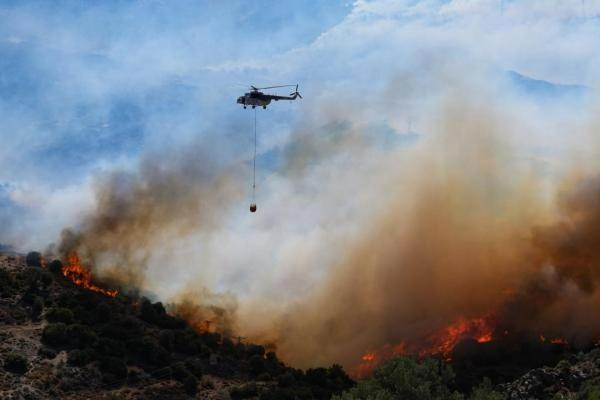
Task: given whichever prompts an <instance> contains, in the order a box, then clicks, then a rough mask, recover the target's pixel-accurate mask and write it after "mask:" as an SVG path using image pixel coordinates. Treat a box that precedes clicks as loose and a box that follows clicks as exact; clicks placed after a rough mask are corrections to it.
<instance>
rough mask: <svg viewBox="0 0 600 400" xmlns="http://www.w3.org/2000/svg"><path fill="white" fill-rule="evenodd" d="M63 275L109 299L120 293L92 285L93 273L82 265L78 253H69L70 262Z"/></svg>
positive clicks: (64, 268)
mask: <svg viewBox="0 0 600 400" xmlns="http://www.w3.org/2000/svg"><path fill="white" fill-rule="evenodd" d="M62 274H63V275H64V276H65V277H66V278H67V279H69V280H70V281H71V282H73V283H74V284H76V285H78V286H82V287H84V288H86V289H88V290H91V291H93V292H97V293H101V294H103V295H105V296H109V297H115V296H116V295H117V294H118V293H119V292H118V291H116V290H109V289H104V288H101V287H99V286H96V285H94V284H93V283H92V272H91V271H90V270H89V269H87V268H86V267H84V266H83V265H82V264H81V261H80V260H79V257H78V256H77V253H75V252H74V251H73V252H71V253H69V256H68V261H67V263H66V264H65V265H63V269H62Z"/></svg>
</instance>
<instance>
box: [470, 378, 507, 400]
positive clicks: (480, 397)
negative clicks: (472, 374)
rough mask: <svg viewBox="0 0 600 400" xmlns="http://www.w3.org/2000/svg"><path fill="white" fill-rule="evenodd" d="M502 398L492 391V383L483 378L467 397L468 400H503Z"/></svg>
mask: <svg viewBox="0 0 600 400" xmlns="http://www.w3.org/2000/svg"><path fill="white" fill-rule="evenodd" d="M503 399H504V396H503V395H502V394H501V393H498V392H496V391H494V388H493V387H492V381H490V380H489V378H484V379H483V382H481V384H480V385H479V386H477V387H476V388H475V389H473V393H471V396H470V397H469V400H503Z"/></svg>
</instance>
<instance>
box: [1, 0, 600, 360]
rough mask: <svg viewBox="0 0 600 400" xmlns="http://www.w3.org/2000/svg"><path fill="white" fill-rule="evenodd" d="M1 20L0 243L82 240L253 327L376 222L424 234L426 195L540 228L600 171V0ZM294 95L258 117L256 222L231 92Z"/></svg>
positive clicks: (102, 266)
mask: <svg viewBox="0 0 600 400" xmlns="http://www.w3.org/2000/svg"><path fill="white" fill-rule="evenodd" d="M0 20H2V21H3V23H2V24H0V121H2V123H1V124H0V142H1V146H0V223H1V224H2V226H3V229H2V230H1V232H0V243H2V244H9V245H12V246H14V247H15V248H16V249H18V250H20V251H23V252H26V251H29V250H32V249H36V250H40V251H45V250H46V249H48V248H49V246H50V247H51V246H52V244H54V245H55V246H56V244H58V243H60V242H61V240H62V239H61V232H63V230H64V229H67V228H68V229H72V230H73V231H75V232H82V235H83V237H84V238H91V239H82V240H84V242H85V240H90V241H94V240H95V242H94V244H88V249H91V250H89V251H90V252H92V253H93V254H92V256H90V257H92V258H93V259H95V260H96V262H97V264H98V268H99V270H100V271H102V270H106V271H110V270H113V269H114V268H115V265H116V264H122V265H124V264H128V263H131V264H132V265H131V266H127V267H124V268H126V269H127V268H131V269H132V270H135V271H136V273H135V274H134V275H136V279H137V280H136V283H137V284H138V285H141V286H143V287H144V288H145V289H146V290H148V292H149V293H152V294H153V296H155V298H157V299H160V300H163V301H167V302H168V301H170V300H173V299H176V298H178V296H182V293H192V294H193V295H194V296H196V298H197V299H200V300H197V301H198V302H200V303H201V302H202V301H206V302H209V303H210V302H211V301H214V302H215V303H219V302H221V301H224V302H226V303H227V307H230V308H231V309H232V310H233V311H232V313H235V315H236V317H235V319H236V322H235V324H236V326H235V329H236V330H238V331H242V330H243V331H244V332H250V333H251V334H252V335H253V337H263V336H264V337H268V338H269V339H271V338H272V337H277V334H275V333H273V332H277V327H274V326H283V325H282V323H281V320H285V319H286V315H287V312H288V310H289V309H288V308H286V307H287V306H288V305H293V306H294V307H295V306H297V305H298V304H302V303H303V302H304V301H305V299H307V298H312V297H313V296H317V295H316V294H318V293H319V291H320V290H322V289H323V288H324V287H327V285H328V284H327V282H329V281H330V278H329V277H330V274H331V273H332V271H337V270H339V269H340V268H342V269H343V267H341V266H343V265H346V264H347V262H346V261H345V260H347V259H348V257H350V253H351V252H350V250H351V249H356V248H360V247H361V246H363V245H364V244H365V243H371V244H372V243H373V242H372V240H373V237H379V236H378V235H379V234H381V233H382V232H386V230H389V229H391V228H390V227H384V226H385V224H384V225H382V221H383V220H389V219H390V216H391V215H393V216H394V218H395V217H396V216H402V217H403V218H405V219H402V218H400V220H399V221H398V222H397V223H398V224H400V225H401V224H403V223H406V224H408V225H409V224H412V222H410V223H409V222H408V221H413V220H412V218H413V217H414V215H415V211H414V207H415V204H419V202H421V201H422V196H423V195H424V194H423V193H429V192H428V191H427V190H426V188H425V189H424V187H426V186H427V185H426V183H427V182H430V183H431V185H434V184H442V183H444V182H454V179H455V178H457V177H458V178H460V177H463V178H464V180H465V182H466V183H464V185H463V186H464V187H467V188H468V189H469V190H468V196H471V197H473V198H477V199H479V200H481V201H482V202H486V203H487V204H492V206H490V208H489V209H487V208H486V209H485V210H484V211H481V213H482V215H483V216H484V217H485V218H484V219H486V221H488V222H489V219H490V218H492V219H493V220H494V221H502V220H503V219H505V220H507V221H510V220H512V219H513V218H517V217H518V218H523V215H521V214H519V215H518V216H517V214H515V212H514V209H515V208H519V207H517V206H516V205H514V204H517V203H518V204H520V205H524V204H527V205H528V206H527V207H529V208H526V209H525V210H522V211H523V213H525V214H527V217H528V218H529V217H531V218H532V221H535V222H536V223H537V222H538V221H539V220H547V219H548V218H549V217H548V214H546V213H545V212H546V211H547V210H550V209H553V207H554V204H555V203H554V200H555V198H556V195H557V192H559V191H560V190H559V188H560V187H561V184H562V183H563V182H564V181H565V180H568V179H570V178H571V177H572V176H574V175H585V174H589V173H595V172H596V171H597V167H598V162H597V160H598V159H599V158H598V154H597V149H598V146H597V145H598V142H597V139H596V137H595V136H596V132H597V130H596V128H597V126H598V125H597V123H598V118H597V116H596V115H597V110H598V101H597V98H598V92H597V88H598V87H599V85H600V74H599V72H598V71H600V53H599V52H598V51H597V50H598V48H599V45H600V42H599V41H600V39H599V38H600V0H585V1H581V0H543V1H542V0H521V1H510V0H504V1H499V0H444V1H442V0H421V1H416V0H395V1H393V0H373V1H366V0H357V1H354V2H350V1H347V0H345V1H314V2H305V1H295V0H290V1H285V2H280V1H254V2H248V1H228V2H196V1H184V0H182V1H168V2H167V1H158V0H156V1H152V0H145V1H141V0H140V1H116V0H115V1H105V2H99V3H97V4H87V3H81V2H77V1H56V2H45V1H2V2H0ZM280 84H299V92H300V93H301V94H302V95H303V99H301V100H300V99H299V100H297V101H294V102H278V103H274V104H272V105H271V106H269V108H268V109H267V110H262V109H260V110H256V115H257V127H258V131H257V132H258V160H257V165H258V172H257V197H256V202H257V204H258V212H257V213H256V214H250V213H248V211H247V207H248V204H249V203H250V201H251V177H252V171H251V161H252V154H253V148H252V144H253V136H252V135H253V131H252V129H253V121H254V119H253V118H254V111H253V110H251V109H247V110H244V109H242V108H241V106H240V105H238V104H236V103H235V100H236V98H237V97H238V96H240V95H241V94H243V93H244V92H245V91H247V89H248V87H249V85H255V86H271V85H280ZM286 90H288V89H287V88H286V89H283V90H282V92H278V93H279V94H288V92H286ZM474 170H475V171H480V172H481V174H479V175H478V174H473V171H474ZM458 178H457V179H458ZM440 182H441V183H440ZM524 182H527V183H528V185H529V187H530V188H534V189H531V190H528V191H527V193H526V195H525V194H523V195H522V196H521V197H519V196H518V195H516V194H515V193H516V192H518V190H517V188H520V187H521V186H520V185H522V184H524ZM532 182H534V184H533V183H532ZM424 185H425V186H424ZM461 187H462V186H461ZM472 188H476V190H475V189H472ZM521 193H522V192H521ZM446 195H447V196H450V195H448V194H446ZM446 195H445V196H446ZM471 197H469V198H471ZM532 199H533V200H532ZM505 200H506V203H505ZM400 203H401V205H399V204H400ZM509 203H510V204H511V207H510V211H507V210H508V209H509V207H506V209H505V208H503V204H509ZM513 203H514V204H513ZM140 205H142V206H147V207H148V208H147V209H144V212H141V211H138V207H142V206H140ZM463 207H464V208H468V206H463ZM523 208H525V207H523ZM148 210H149V211H148ZM392 210H393V213H394V214H390V215H388V214H387V213H388V212H392ZM532 210H536V211H535V212H534V211H532ZM540 210H541V211H540ZM542 211H543V212H542ZM503 213H504V214H503ZM532 214H535V218H534V217H532V216H531V215H532ZM106 215H109V216H112V217H114V216H122V219H121V221H122V223H123V224H125V225H126V227H125V228H123V230H122V231H121V230H119V231H118V232H124V233H117V234H115V233H114V232H111V233H110V234H109V233H107V232H108V231H107V228H106V227H105V226H104V225H102V224H101V223H100V222H99V221H101V220H102V217H104V216H106ZM386 215H387V216H386ZM374 221H375V222H374ZM498 223H500V222H498ZM99 226H102V227H103V228H102V229H104V230H102V229H100V228H99ZM411 226H412V225H411ZM382 230H383V231H382ZM90 232H93V233H94V234H92V233H90ZM98 232H100V233H98ZM374 233H376V235H375V236H373V234H374ZM412 233H414V232H412V231H411V232H400V231H399V232H397V236H394V235H396V234H394V235H392V236H393V237H396V238H397V239H398V240H405V239H406V240H408V238H409V236H410V235H411V234H412ZM120 235H128V236H126V237H125V236H120ZM132 236H134V237H135V238H136V239H135V240H130V239H128V238H129V237H132ZM365 236H368V240H366V241H364V240H363V239H364V237H365ZM63 238H64V236H63ZM489 239H490V240H491V238H489ZM382 240H383V239H382ZM100 243H101V244H102V245H100ZM109 244H110V245H114V246H115V248H118V250H114V251H112V250H111V251H109V250H107V246H108V245H109ZM117 244H118V245H117ZM376 247H377V246H375V245H373V248H376ZM384 253H385V252H384ZM384 253H382V254H379V253H377V251H374V252H373V254H372V257H374V258H373V260H376V259H378V257H379V258H381V257H384V256H385V254H384ZM372 262H374V263H375V264H377V261H372ZM140 271H142V273H141V274H142V275H143V276H142V277H139V276H137V275H139V274H140ZM317 297H318V296H317ZM257 307H258V308H261V309H262V310H271V311H272V315H276V316H277V318H273V320H269V321H267V322H265V321H264V320H263V319H261V318H258V317H257V316H256V313H255V312H254V311H253V310H255V309H256V308H257ZM300 307H303V306H300ZM307 307H308V306H307ZM308 308H309V309H310V307H308ZM307 312H308V311H307ZM290 329H291V328H290ZM300 331H301V330H298V332H300ZM266 332H267V333H266ZM315 340H317V339H315ZM340 340H341V339H340ZM385 340H388V339H387V338H383V336H381V335H380V336H377V335H375V336H373V335H371V336H368V337H365V338H364V340H363V341H361V342H360V345H361V346H363V347H365V346H371V345H372V346H376V345H379V344H382V343H383V342H385ZM289 343H290V344H289V345H288V347H287V354H288V355H289V357H290V359H291V360H294V361H297V362H298V363H299V364H301V365H307V364H308V361H307V360H308V359H310V357H311V353H303V354H296V353H294V352H293V351H292V350H291V346H292V344H293V343H294V340H292V339H290V341H289ZM282 346H283V347H282V348H283V349H284V352H285V351H286V344H285V343H284V344H283V345H282ZM293 353H294V354H293ZM351 356H354V354H351V355H346V354H341V353H340V351H337V350H335V349H334V350H332V351H331V352H329V353H328V352H325V353H324V355H323V357H324V358H323V360H321V361H327V362H329V361H335V360H336V359H343V360H344V361H345V362H349V361H347V360H349V359H350V357H351Z"/></svg>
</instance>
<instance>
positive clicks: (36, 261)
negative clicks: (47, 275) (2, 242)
mask: <svg viewBox="0 0 600 400" xmlns="http://www.w3.org/2000/svg"><path fill="white" fill-rule="evenodd" d="M25 264H27V266H28V267H41V266H42V255H41V254H40V253H39V252H37V251H30V252H29V253H27V255H26V256H25Z"/></svg>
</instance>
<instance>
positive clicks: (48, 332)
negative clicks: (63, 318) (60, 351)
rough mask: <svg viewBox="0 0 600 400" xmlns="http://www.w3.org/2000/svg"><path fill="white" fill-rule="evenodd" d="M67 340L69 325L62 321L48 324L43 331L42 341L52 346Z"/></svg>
mask: <svg viewBox="0 0 600 400" xmlns="http://www.w3.org/2000/svg"><path fill="white" fill-rule="evenodd" d="M67 340H68V338H67V326H66V325H65V324H64V323H62V322H58V323H56V324H48V325H46V327H45V328H44V330H43V331H42V341H43V342H44V343H46V344H49V345H51V346H56V345H60V344H64V343H65V342H66V341H67Z"/></svg>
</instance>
